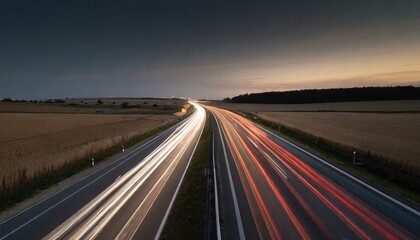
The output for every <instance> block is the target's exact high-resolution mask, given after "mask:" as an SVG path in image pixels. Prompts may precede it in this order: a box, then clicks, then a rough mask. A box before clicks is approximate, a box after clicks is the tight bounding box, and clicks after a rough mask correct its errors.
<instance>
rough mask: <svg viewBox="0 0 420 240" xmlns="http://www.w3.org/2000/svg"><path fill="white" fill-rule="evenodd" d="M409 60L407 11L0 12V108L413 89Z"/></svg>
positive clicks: (48, 5) (413, 49) (334, 7)
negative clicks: (90, 100)
mask: <svg viewBox="0 0 420 240" xmlns="http://www.w3.org/2000/svg"><path fill="white" fill-rule="evenodd" d="M258 2H259V1H258ZM419 56H420V1H415V0H413V1H409V0H407V1H405V0H403V1H389V0H380V1H379V0H378V1H372V0H370V1H369V0H360V1H358V0H354V1H346V2H345V1H276V2H275V3H274V2H272V3H269V2H267V3H258V4H256V2H254V3H253V1H229V2H228V1H167V2H164V1H150V2H146V1H89V0H80V1H79V0H75V1H30V0H28V1H23V0H13V1H12V0H3V1H0V97H12V98H18V99H40V98H64V97H110V96H113V97H118V96H127V97H171V96H177V97H182V96H185V97H192V98H214V99H221V98H224V97H232V96H235V95H238V94H243V93H246V92H248V93H251V92H261V91H277V90H292V89H304V88H333V87H334V88H335V87H354V86H393V85H415V86H420V57H419Z"/></svg>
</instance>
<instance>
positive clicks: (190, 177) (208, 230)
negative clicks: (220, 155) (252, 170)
mask: <svg viewBox="0 0 420 240" xmlns="http://www.w3.org/2000/svg"><path fill="white" fill-rule="evenodd" d="M211 133H212V131H211V123H210V118H209V116H207V120H206V125H205V127H204V131H203V134H202V136H201V139H200V142H199V143H198V145H197V149H196V151H195V153H194V156H193V158H192V160H191V162H190V165H189V167H188V170H187V173H186V175H185V177H184V180H183V182H182V185H181V188H180V190H179V192H178V195H177V197H176V200H175V203H174V205H173V207H172V210H171V213H170V215H169V217H168V220H167V222H166V225H165V228H164V231H163V232H162V235H161V237H160V239H171V240H172V239H180V240H183V239H214V227H212V226H214V224H212V223H213V221H214V216H213V214H212V213H214V209H213V208H214V206H213V205H212V202H213V201H214V200H213V196H212V193H213V191H211V190H212V187H211V179H212V177H211V175H210V174H211V171H209V169H211Z"/></svg>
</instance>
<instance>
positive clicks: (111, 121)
mask: <svg viewBox="0 0 420 240" xmlns="http://www.w3.org/2000/svg"><path fill="white" fill-rule="evenodd" d="M174 119H175V116H171V115H143V116H139V115H125V116H124V115H90V114H79V115H77V114H76V115H73V114H21V113H20V114H15V113H1V114H0V133H1V134H0V156H1V158H0V164H1V166H2V168H1V169H0V176H1V179H0V180H1V181H0V190H4V189H8V188H11V187H14V186H16V185H17V184H19V183H20V182H21V181H22V180H29V179H32V178H34V177H36V176H39V175H41V174H42V173H45V172H48V171H51V170H55V169H59V168H60V167H63V166H66V165H67V164H69V163H71V162H72V161H76V160H80V159H83V158H86V159H88V157H89V155H91V154H92V153H95V152H98V151H101V150H104V149H107V148H109V147H111V146H114V145H116V144H121V143H122V142H123V139H127V138H129V137H132V136H135V135H139V134H141V133H144V132H146V131H148V130H151V129H154V128H157V127H158V126H161V125H164V124H166V123H168V122H169V121H172V120H174Z"/></svg>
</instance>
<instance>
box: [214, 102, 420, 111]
mask: <svg viewBox="0 0 420 240" xmlns="http://www.w3.org/2000/svg"><path fill="white" fill-rule="evenodd" d="M212 104H213V105H215V106H218V107H221V108H226V109H229V110H234V111H242V112H246V111H247V112H296V111H303V112H314V111H337V112H343V111H346V112H420V100H403V101H372V102H336V103H312V104H250V103H223V102H215V101H213V102H212Z"/></svg>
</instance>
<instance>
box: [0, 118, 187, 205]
mask: <svg viewBox="0 0 420 240" xmlns="http://www.w3.org/2000/svg"><path fill="white" fill-rule="evenodd" d="M184 118H185V117H184ZM177 122H178V121H173V122H171V123H168V124H166V125H163V126H161V127H158V128H155V129H153V130H150V131H148V132H145V133H143V134H141V135H138V136H134V137H132V138H130V139H128V140H126V141H125V142H124V147H125V148H128V147H131V146H133V145H135V144H137V143H139V142H141V141H143V140H146V139H148V138H150V137H152V136H154V135H156V134H158V133H160V132H162V131H164V130H166V129H168V128H170V127H172V126H173V125H175V124H176V123H177ZM120 152H121V146H120V145H119V144H118V145H115V146H113V147H111V148H108V149H105V150H103V151H100V152H96V153H95V154H92V156H90V157H89V158H84V159H80V160H78V161H74V162H73V163H72V164H70V165H67V166H65V167H63V168H61V169H57V170H55V171H51V172H47V173H45V174H43V175H41V176H39V177H36V178H33V179H30V180H28V181H23V182H22V183H21V184H19V186H18V187H16V188H13V189H10V190H6V191H2V192H0V212H1V211H4V210H6V209H8V208H11V207H13V206H14V205H15V204H17V203H19V202H21V201H23V200H25V199H27V198H30V197H32V196H34V195H35V194H37V193H38V192H40V191H41V190H44V189H47V188H49V187H51V186H53V185H54V184H57V183H59V182H60V181H62V180H65V179H67V178H69V177H71V176H73V175H75V174H77V173H79V172H81V171H82V170H84V169H87V168H89V167H91V166H92V165H91V161H90V159H91V158H92V157H93V158H94V159H95V163H99V162H101V161H103V160H104V159H106V158H108V157H111V156H113V155H115V154H117V153H120Z"/></svg>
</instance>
